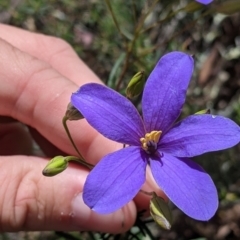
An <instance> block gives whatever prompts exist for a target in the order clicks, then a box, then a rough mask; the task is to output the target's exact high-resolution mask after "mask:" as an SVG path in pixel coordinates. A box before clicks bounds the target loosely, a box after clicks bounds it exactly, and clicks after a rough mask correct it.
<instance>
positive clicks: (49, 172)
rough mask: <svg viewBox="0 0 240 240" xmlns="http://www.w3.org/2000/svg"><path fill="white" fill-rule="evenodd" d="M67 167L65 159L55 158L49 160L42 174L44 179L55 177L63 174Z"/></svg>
mask: <svg viewBox="0 0 240 240" xmlns="http://www.w3.org/2000/svg"><path fill="white" fill-rule="evenodd" d="M67 167H68V161H67V160H66V157H63V156H56V157H54V158H53V159H51V160H50V162H49V163H48V164H47V166H46V167H45V168H44V169H43V171H42V174H43V175H44V176H46V177H52V176H55V175H57V174H59V173H61V172H63V171H64V170H65V169H66V168H67Z"/></svg>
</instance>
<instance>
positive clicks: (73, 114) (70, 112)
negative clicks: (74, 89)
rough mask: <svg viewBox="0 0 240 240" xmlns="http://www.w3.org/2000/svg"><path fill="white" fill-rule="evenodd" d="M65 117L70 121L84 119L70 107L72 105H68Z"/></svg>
mask: <svg viewBox="0 0 240 240" xmlns="http://www.w3.org/2000/svg"><path fill="white" fill-rule="evenodd" d="M65 117H67V119H68V120H70V121H72V120H80V119H83V118H84V116H83V115H82V114H81V113H80V112H79V111H78V110H77V109H76V108H75V107H74V106H73V105H72V103H69V104H68V106H67V111H66V113H65Z"/></svg>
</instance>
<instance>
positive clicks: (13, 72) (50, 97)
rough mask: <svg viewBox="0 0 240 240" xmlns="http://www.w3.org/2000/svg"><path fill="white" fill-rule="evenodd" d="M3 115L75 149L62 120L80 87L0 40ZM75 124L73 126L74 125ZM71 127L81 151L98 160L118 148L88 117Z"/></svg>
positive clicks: (68, 150) (60, 145)
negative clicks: (74, 93)
mask: <svg viewBox="0 0 240 240" xmlns="http://www.w3.org/2000/svg"><path fill="white" fill-rule="evenodd" d="M0 52H1V55H0V65H1V69H0V79H1V88H0V102H1V103H4V104H1V105H0V115H5V116H11V117H13V118H15V119H18V120H19V121H21V122H23V123H25V124H27V125H30V126H31V127H33V128H36V129H37V131H39V132H40V133H41V134H42V135H43V136H44V137H45V138H47V139H48V140H49V141H50V142H52V143H53V144H54V145H56V146H57V147H58V148H59V149H61V150H62V151H64V152H66V153H69V154H71V155H75V151H74V149H73V147H72V146H71V143H70V141H69V140H68V138H67V136H66V133H65V131H64V129H63V127H62V123H61V119H62V117H63V115H64V112H65V109H66V106H67V104H68V102H69V98H70V95H71V93H72V92H74V91H76V89H77V86H76V85H75V84H73V83H72V82H71V81H69V80H68V79H66V78H64V77H63V76H61V75H60V74H59V73H58V72H57V71H55V70H54V69H52V68H51V66H49V65H48V64H46V63H45V62H43V61H40V60H38V59H36V58H34V57H32V56H30V55H28V54H26V53H24V52H21V51H19V50H18V49H16V48H14V47H13V46H11V45H9V44H8V43H6V42H5V41H3V40H0ZM71 125H72V126H71ZM70 127H72V129H75V131H72V133H73V134H72V135H73V138H74V139H75V141H76V143H77V146H78V147H79V150H80V152H81V153H82V154H83V155H84V157H85V158H86V159H87V160H88V161H90V162H92V163H96V162H97V161H99V160H100V159H101V157H102V156H104V155H105V154H106V153H108V152H111V151H114V150H115V149H116V148H119V145H118V144H116V143H113V142H111V141H109V140H107V139H106V138H104V137H103V136H101V135H100V134H98V133H97V132H96V131H95V130H94V129H93V128H92V127H90V126H89V125H88V123H87V122H86V121H85V120H82V121H79V122H77V123H71V124H70ZM73 127H74V128H73Z"/></svg>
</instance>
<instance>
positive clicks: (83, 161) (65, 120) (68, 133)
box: [62, 116, 93, 169]
mask: <svg viewBox="0 0 240 240" xmlns="http://www.w3.org/2000/svg"><path fill="white" fill-rule="evenodd" d="M67 120H68V117H66V116H64V117H63V119H62V124H63V127H64V129H65V131H66V133H67V136H68V138H69V140H70V142H71V144H72V145H73V147H74V149H75V150H76V152H77V153H78V155H79V157H73V156H69V157H71V158H75V159H71V160H74V161H77V162H79V163H81V164H82V165H84V166H86V167H88V168H90V169H91V168H92V167H93V165H92V164H90V163H87V162H86V161H85V159H84V157H83V156H82V154H81V153H80V152H79V151H78V149H77V146H76V145H75V143H74V141H73V139H72V136H71V134H70V132H69V129H68V126H67ZM67 158H68V157H67ZM69 161H70V160H69Z"/></svg>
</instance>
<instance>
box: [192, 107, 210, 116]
mask: <svg viewBox="0 0 240 240" xmlns="http://www.w3.org/2000/svg"><path fill="white" fill-rule="evenodd" d="M210 113H211V110H210V109H209V108H208V109H203V110H201V111H198V112H196V113H195V114H196V115H199V114H210Z"/></svg>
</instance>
